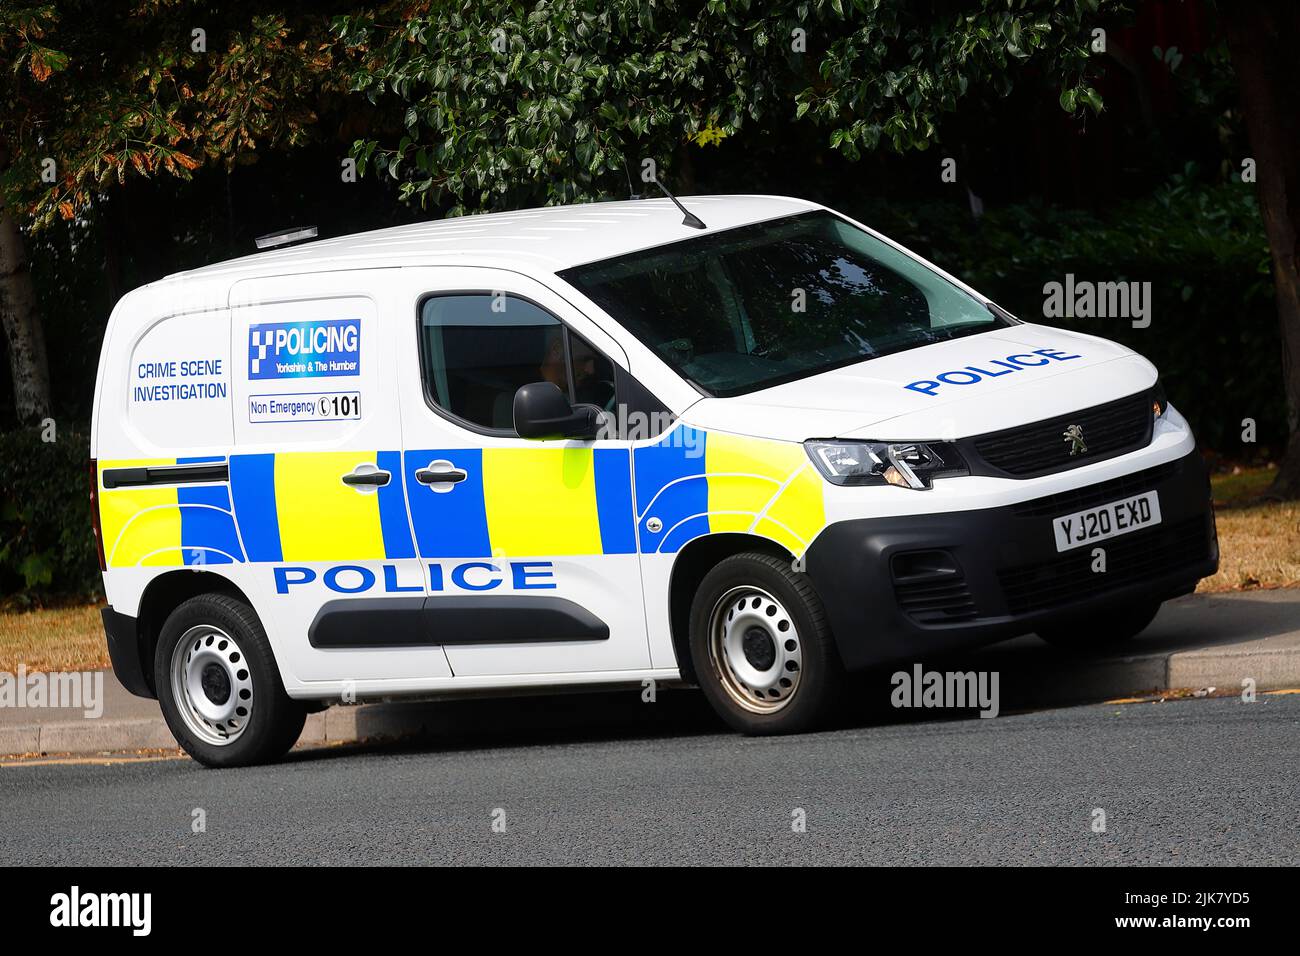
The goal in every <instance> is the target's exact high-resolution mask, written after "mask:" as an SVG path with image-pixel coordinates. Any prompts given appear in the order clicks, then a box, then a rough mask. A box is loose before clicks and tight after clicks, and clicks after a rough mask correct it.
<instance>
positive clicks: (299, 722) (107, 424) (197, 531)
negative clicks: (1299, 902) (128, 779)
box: [91, 196, 1218, 766]
mask: <svg viewBox="0 0 1300 956" xmlns="http://www.w3.org/2000/svg"><path fill="white" fill-rule="evenodd" d="M674 204H676V205H674ZM683 204H684V205H685V206H686V207H689V211H688V212H687V215H686V218H685V220H683V218H682V212H683V211H684V210H683ZM91 455H92V458H93V461H92V463H91V470H92V499H93V500H92V503H93V511H94V516H95V526H96V528H95V530H96V536H97V539H98V543H99V554H100V564H101V567H102V569H103V572H104V586H105V590H106V592H107V597H108V602H109V605H110V606H109V607H107V608H105V609H104V612H103V618H104V627H105V631H106V633H107V640H108V646H109V651H110V654H111V657H112V662H113V668H114V671H115V672H116V674H117V676H118V678H119V679H120V681H121V682H122V684H124V685H125V686H126V687H127V688H128V689H129V690H130V691H132V692H133V693H135V694H138V695H141V696H148V697H156V698H157V699H158V701H159V704H160V705H161V708H162V712H163V714H164V715H165V717H166V720H167V723H168V725H169V726H170V728H171V730H172V732H173V733H174V734H175V735H176V739H177V740H178V741H179V742H180V744H181V745H182V746H183V747H184V748H185V750H186V751H188V752H189V753H190V754H191V755H192V756H193V757H194V758H196V759H197V760H199V761H201V762H203V763H205V764H209V765H220V766H229V765H240V764H248V763H253V762H258V761H265V760H269V759H273V758H275V757H277V756H279V755H281V754H282V753H284V752H285V751H286V750H287V749H288V748H289V747H290V746H292V745H293V743H294V742H295V740H296V739H297V737H298V735H299V733H300V732H301V730H302V727H303V721H304V717H305V715H306V714H307V713H308V712H309V711H311V710H315V709H320V708H322V707H324V706H326V705H327V704H329V703H330V702H341V701H352V700H360V701H364V700H367V699H375V698H396V697H403V696H423V697H434V696H437V695H439V694H446V693H452V692H454V693H456V694H458V695H464V694H465V693H467V692H481V691H493V692H498V693H499V692H502V691H525V690H528V691H535V690H537V689H539V688H544V689H548V690H555V691H563V690H566V689H576V688H580V687H590V686H593V685H600V686H606V687H615V686H619V685H631V686H641V685H643V684H645V682H660V683H683V684H693V685H698V687H699V688H700V689H701V690H702V691H703V693H704V694H705V695H706V697H707V698H708V700H709V702H710V703H711V704H712V705H713V707H714V708H716V710H717V711H718V713H719V714H720V715H721V716H722V717H723V718H724V719H725V720H726V721H727V722H728V723H729V724H730V725H731V726H733V727H734V728H736V729H737V730H739V731H742V732H744V733H748V734H776V733H791V732H798V731H803V730H806V729H809V728H812V727H814V726H816V725H817V724H818V722H819V721H821V720H823V719H824V718H825V716H826V715H827V714H828V712H829V710H830V708H831V707H832V706H833V704H834V703H835V700H836V697H837V695H838V694H839V692H840V691H841V689H842V688H843V686H844V683H845V676H846V674H848V673H850V672H854V671H858V670H861V669H863V668H867V667H869V666H872V665H878V664H886V663H891V662H904V661H915V660H917V659H919V658H922V657H924V656H931V655H935V654H938V653H940V652H945V651H951V650H953V649H955V648H962V647H970V646H975V645H980V644H984V643H988V642H992V641H998V640H1002V639H1005V638H1010V637H1013V636H1016V635H1020V634H1025V633H1030V632H1034V633H1037V634H1038V635H1040V636H1041V637H1043V638H1045V639H1046V640H1048V641H1051V642H1053V643H1056V644H1060V645H1063V646H1066V647H1070V648H1075V649H1080V650H1086V649H1090V648H1095V647H1101V646H1103V645H1112V644H1114V643H1115V642H1118V641H1123V640H1125V639H1127V638H1130V637H1132V636H1133V635H1135V634H1137V633H1138V632H1140V631H1141V630H1142V629H1143V628H1144V627H1146V626H1147V624H1148V623H1150V621H1151V620H1152V618H1153V617H1154V615H1155V614H1156V611H1157V609H1158V608H1159V607H1160V604H1161V602H1163V601H1165V600H1168V599H1169V598H1172V597H1175V596H1177V595H1180V594H1185V593H1187V592H1189V591H1191V590H1193V588H1194V587H1195V586H1196V583H1197V581H1198V580H1200V579H1201V578H1203V577H1205V576H1207V575H1209V574H1212V573H1213V572H1214V571H1215V569H1216V567H1217V563H1218V547H1217V541H1216V535H1215V527H1214V517H1213V512H1212V510H1211V506H1210V494H1209V485H1208V481H1207V476H1206V472H1205V469H1204V467H1203V465H1202V462H1201V459H1200V457H1199V456H1198V453H1197V450H1196V443H1195V440H1194V439H1193V436H1192V432H1191V429H1190V428H1189V427H1188V424H1187V422H1186V421H1185V420H1184V418H1183V417H1182V416H1181V415H1180V414H1179V412H1178V410H1177V409H1176V408H1174V407H1173V406H1172V405H1170V404H1169V402H1168V400H1167V399H1166V397H1165V395H1164V393H1163V392H1162V390H1161V385H1160V382H1159V379H1158V377H1157V374H1156V369H1155V368H1154V367H1153V366H1152V365H1151V363H1150V362H1148V361H1146V360H1145V359H1144V358H1142V357H1141V356H1139V355H1137V354H1135V353H1134V352H1132V351H1131V350H1129V349H1127V348H1124V347H1122V346H1120V345H1116V344H1114V343H1112V342H1109V341H1106V340H1105V339H1101V338H1097V337H1094V336H1090V335H1082V334H1079V333H1077V332H1071V331H1067V330H1064V329H1059V328H1048V327H1045V326H1042V325H1038V324H1030V323H1026V322H1021V321H1019V320H1017V319H1016V318H1014V317H1013V316H1012V315H1010V314H1008V313H1007V312H1006V311H1004V310H1003V309H1002V308H1000V307H999V306H998V305H996V304H995V303H993V302H991V301H989V300H988V299H987V298H985V297H984V296H982V295H980V294H979V293H978V292H976V291H975V290H973V289H971V288H969V287H968V286H966V285H965V284H964V283H962V282H961V281H959V280H958V279H956V278H954V277H953V276H951V275H948V274H947V273H945V272H944V271H942V270H941V269H939V268H937V267H936V266H934V265H932V264H930V263H928V262H926V261H924V260H923V259H921V258H919V257H918V256H916V255H914V254H913V253H911V252H909V251H908V250H906V249H904V248H903V247H901V246H900V245H898V244H897V243H895V242H892V241H891V240H889V239H887V238H886V237H884V236H882V235H880V234H878V233H876V232H873V231H872V230H871V229H869V228H867V227H866V226H864V225H862V224H860V223H857V222H854V221H853V220H851V219H849V218H848V217H846V216H843V215H840V214H838V213H836V212H834V211H832V210H830V209H827V208H824V207H822V206H819V205H817V204H815V203H810V202H804V201H800V200H796V199H789V198H781V197H771V196H694V197H689V198H685V199H684V200H683V203H682V204H677V201H676V200H672V201H671V202H670V201H669V200H660V199H655V200H638V201H629V202H609V203H599V204H593V205H581V206H569V207H554V208H546V209H535V210H528V211H523V212H517V213H506V214H498V215H482V216H470V217H465V218H461V219H454V220H448V221H440V222H431V223H427V224H419V225H411V226H403V227H399V228H394V229H385V230H380V231H377V232H370V233H366V234H363V235H356V236H346V237H341V238H332V239H323V240H319V241H314V242H307V243H305V244H299V245H294V246H290V247H287V248H278V249H274V250H272V251H269V252H264V253H261V254H258V255H254V256H251V257H249V258H244V259H238V260H235V261H232V262H226V263H222V264H219V265H214V266H210V267H207V268H202V269H198V270H196V271H193V272H187V273H183V274H180V275H175V276H171V277H169V278H166V279H163V280H161V281H159V282H155V283H152V284H150V285H147V286H145V287H143V288H141V289H137V290H135V291H134V292H131V293H130V294H128V295H127V296H125V297H124V298H123V299H122V300H121V301H120V302H119V303H118V304H117V306H116V308H115V309H114V310H113V314H112V316H111V318H110V320H109V324H108V328H107V332H106V334H105V336H104V345H103V351H102V355H101V359H100V364H99V374H98V377H97V381H96V385H95V407H94V425H93V433H92V438H91Z"/></svg>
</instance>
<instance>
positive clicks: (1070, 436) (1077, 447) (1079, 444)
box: [1061, 425, 1088, 457]
mask: <svg viewBox="0 0 1300 956" xmlns="http://www.w3.org/2000/svg"><path fill="white" fill-rule="evenodd" d="M1061 436H1062V437H1063V438H1064V439H1065V440H1066V441H1068V442H1069V443H1070V456H1071V457H1073V456H1075V455H1077V454H1079V452H1086V451H1087V450H1088V443H1087V442H1085V441H1084V440H1083V426H1082V425H1071V426H1070V427H1069V428H1067V429H1066V430H1065V431H1063V432H1061Z"/></svg>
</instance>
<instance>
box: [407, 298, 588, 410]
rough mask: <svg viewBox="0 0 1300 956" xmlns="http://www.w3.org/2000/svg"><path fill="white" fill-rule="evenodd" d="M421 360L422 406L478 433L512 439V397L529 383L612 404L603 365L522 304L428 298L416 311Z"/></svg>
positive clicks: (550, 319)
mask: <svg viewBox="0 0 1300 956" xmlns="http://www.w3.org/2000/svg"><path fill="white" fill-rule="evenodd" d="M420 355H421V368H422V374H423V376H424V388H425V392H426V393H427V395H428V397H429V400H430V401H431V402H433V403H434V404H435V405H437V406H438V407H439V408H441V409H443V410H445V411H447V412H449V413H451V414H452V415H454V416H456V417H457V418H461V419H464V420H465V421H466V422H469V423H471V424H473V425H477V426H480V427H482V428H491V429H494V430H499V431H513V430H514V414H513V412H514V398H515V392H516V391H518V389H519V387H520V386H522V385H527V384H530V383H532V382H551V383H553V384H555V385H557V386H559V388H560V390H561V391H563V392H564V393H565V394H566V395H567V396H568V397H569V401H571V402H589V403H591V404H594V405H598V406H599V407H601V408H605V409H609V408H612V407H613V404H614V384H613V382H614V369H613V365H612V364H611V363H610V361H609V360H608V359H606V358H605V357H604V356H603V355H601V354H600V353H599V352H597V351H596V350H595V349H594V348H592V347H591V345H589V344H588V343H587V342H586V341H584V340H583V339H582V338H580V337H579V336H577V335H574V334H573V333H571V332H570V331H569V330H568V328H567V327H566V326H564V325H563V324H562V323H561V322H560V320H559V319H557V318H556V317H555V316H553V315H551V313H549V312H547V311H546V310H545V309H543V308H541V307H540V306H537V305H534V304H533V303H531V302H529V301H527V300H526V299H520V298H516V297H514V296H508V295H500V294H496V293H486V292H484V293H470V294H463V293H462V294H456V295H435V296H431V297H430V298H428V299H426V300H425V301H424V303H423V305H422V306H421V308H420Z"/></svg>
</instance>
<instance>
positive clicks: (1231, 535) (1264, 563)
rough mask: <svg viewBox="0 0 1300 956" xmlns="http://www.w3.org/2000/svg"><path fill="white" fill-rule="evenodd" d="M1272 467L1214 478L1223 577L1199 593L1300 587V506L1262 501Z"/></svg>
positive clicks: (1239, 470)
mask: <svg viewBox="0 0 1300 956" xmlns="http://www.w3.org/2000/svg"><path fill="white" fill-rule="evenodd" d="M1274 474H1275V471H1274V469H1272V468H1244V469H1243V468H1236V469H1233V471H1232V472H1231V473H1227V474H1223V475H1214V476H1213V477H1212V478H1211V484H1212V485H1213V487H1214V503H1215V520H1216V522H1217V523H1218V526H1219V573H1218V574H1216V575H1215V576H1214V577H1212V578H1206V579H1205V580H1204V581H1202V582H1201V584H1200V587H1198V588H1197V590H1198V591H1242V590H1255V589H1259V588H1287V587H1292V588H1293V587H1300V502H1295V501H1286V502H1278V501H1263V500H1261V499H1260V497H1259V496H1260V495H1261V494H1263V493H1264V491H1265V490H1266V489H1267V488H1268V486H1269V484H1270V483H1271V482H1272V480H1273V475H1274Z"/></svg>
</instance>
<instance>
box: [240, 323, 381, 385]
mask: <svg viewBox="0 0 1300 956" xmlns="http://www.w3.org/2000/svg"><path fill="white" fill-rule="evenodd" d="M360 374H361V320H360V319H327V320H322V321H319V322H268V323H264V324H261V325H250V326H249V327H248V377H249V378H251V379H264V378H317V377H324V376H329V375H360Z"/></svg>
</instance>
